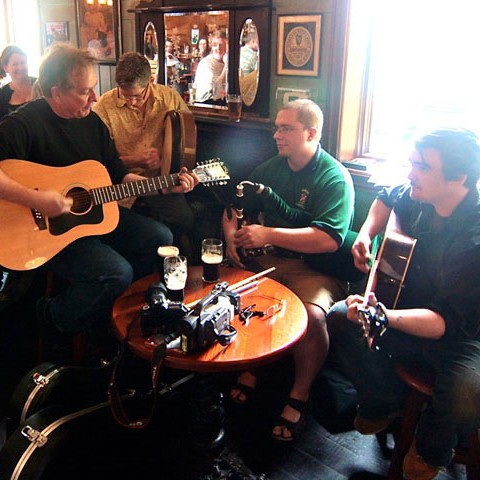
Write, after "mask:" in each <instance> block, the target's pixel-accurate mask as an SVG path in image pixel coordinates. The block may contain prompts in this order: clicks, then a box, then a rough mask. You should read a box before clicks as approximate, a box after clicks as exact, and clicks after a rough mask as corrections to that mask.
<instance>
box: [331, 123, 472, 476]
mask: <svg viewBox="0 0 480 480" xmlns="http://www.w3.org/2000/svg"><path fill="white" fill-rule="evenodd" d="M410 163H411V172H410V174H409V177H408V178H409V180H410V182H409V184H406V185H402V186H397V187H393V188H388V189H384V190H382V191H381V192H380V193H379V195H378V198H377V199H376V200H375V201H374V203H373V204H372V206H371V208H370V211H369V214H368V217H367V219H366V221H365V223H364V224H363V226H362V228H361V230H360V233H359V235H358V238H357V240H356V242H355V244H354V246H353V249H352V252H353V255H354V258H355V263H356V266H357V268H359V269H362V270H364V271H367V270H368V266H367V265H368V262H369V260H370V258H369V257H370V245H371V241H372V239H373V238H374V237H375V236H376V235H377V234H378V233H380V232H381V231H382V229H383V228H384V227H385V225H386V222H387V219H388V218H389V215H390V212H391V210H392V209H393V211H394V212H395V214H396V216H397V218H398V219H399V226H400V228H401V230H402V232H403V233H404V234H406V235H408V236H411V237H414V238H416V239H417V242H416V245H415V249H414V252H413V257H412V260H411V262H410V266H409V268H408V272H407V276H406V279H405V284H404V288H403V291H402V293H401V295H400V297H399V300H398V303H397V306H396V307H395V308H394V309H391V308H385V307H382V306H377V300H378V301H379V302H382V298H381V296H380V294H378V295H377V296H378V299H377V298H375V293H370V294H369V296H368V298H364V297H363V296H361V295H352V296H349V297H348V298H347V299H346V300H345V301H343V302H339V303H337V304H335V305H334V306H333V307H332V309H331V310H330V312H329V314H328V316H327V322H328V323H327V324H328V332H329V337H330V350H329V354H328V358H327V362H330V364H331V365H333V366H334V367H335V368H336V369H338V370H339V371H340V372H341V373H342V374H343V375H345V376H346V377H347V378H349V379H350V380H351V381H352V383H353V384H354V385H355V387H356V389H357V392H358V398H359V405H358V412H357V417H356V418H355V422H354V424H355V427H356V429H357V430H358V431H359V432H360V433H363V434H366V435H368V434H375V433H378V432H380V431H382V430H384V429H385V428H386V427H388V425H390V423H391V422H392V421H393V420H394V419H395V418H396V417H398V416H399V414H400V412H401V409H402V406H403V403H404V400H405V397H406V394H407V392H408V388H407V387H406V385H405V384H404V383H403V382H402V381H401V380H400V378H399V377H397V375H396V374H395V372H394V369H393V363H394V362H395V361H402V360H407V361H416V362H420V363H422V364H423V365H427V366H430V367H432V368H433V369H434V371H435V372H436V381H435V385H434V388H433V397H432V400H431V403H430V404H429V406H428V408H427V409H426V410H425V411H424V412H423V413H422V415H421V418H420V422H419V424H418V428H417V431H416V438H415V442H414V443H413V445H412V446H411V448H410V450H409V452H408V454H407V456H406V457H405V461H404V473H405V475H406V477H407V478H409V479H411V480H414V479H415V480H419V479H422V480H423V479H433V478H434V477H435V476H436V475H437V474H438V472H439V471H440V470H441V469H442V468H443V467H445V466H447V465H448V464H449V463H450V461H451V459H452V455H453V449H454V448H455V447H456V446H457V445H458V443H459V442H461V440H462V438H463V437H464V436H466V435H467V434H468V433H470V432H471V431H473V430H474V429H477V428H479V427H480V408H479V405H480V302H479V298H480V206H479V194H478V190H477V182H478V179H479V177H480V146H479V140H478V138H477V137H476V136H475V134H473V133H472V132H470V131H467V130H462V129H441V130H436V131H432V132H431V133H429V134H427V135H425V136H423V137H421V138H420V139H419V140H418V141H417V142H416V144H415V150H414V151H413V153H412V154H411V156H410ZM372 307H373V308H374V310H373V311H372V310H371V311H370V316H373V317H377V318H372V319H371V320H372V321H374V322H376V321H379V320H383V322H381V323H383V324H384V328H385V326H386V330H385V331H384V332H383V335H382V336H381V338H379V339H377V341H376V342H375V344H376V348H375V350H374V351H372V350H370V349H369V348H368V346H367V342H365V340H364V339H363V338H361V337H362V334H361V327H360V326H359V323H358V316H359V312H360V310H365V309H368V308H370V309H371V308H372ZM376 307H378V308H376Z"/></svg>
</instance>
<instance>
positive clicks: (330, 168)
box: [223, 99, 354, 442]
mask: <svg viewBox="0 0 480 480" xmlns="http://www.w3.org/2000/svg"><path fill="white" fill-rule="evenodd" d="M322 126H323V114H322V111H321V109H320V108H319V107H318V105H316V104H315V103H314V102H312V101H311V100H306V99H299V100H294V101H292V102H289V103H287V104H286V105H284V106H283V107H282V108H281V109H280V110H279V112H278V114H277V118H276V120H275V133H274V139H275V141H276V143H277V148H278V155H277V156H275V157H273V158H271V159H269V160H267V161H266V162H264V163H263V164H261V165H259V166H258V167H257V168H256V169H255V170H254V171H253V172H252V174H251V175H250V176H249V180H250V181H252V182H255V183H261V184H263V185H265V186H268V187H270V188H271V189H272V191H273V192H275V194H277V195H278V196H280V197H281V198H282V199H283V200H284V202H286V204H287V205H288V206H289V207H290V208H292V209H294V210H295V211H296V212H297V213H299V214H298V215H295V220H293V216H291V217H288V218H287V217H286V216H285V211H284V210H282V212H279V211H277V209H275V208H272V207H271V205H270V203H271V202H267V201H266V200H265V199H264V198H263V197H262V196H261V195H256V194H255V193H252V189H248V190H249V191H248V192H247V191H246V192H245V207H246V208H245V210H246V211H249V212H254V213H255V215H256V214H257V213H260V212H261V214H262V215H261V216H262V217H263V222H262V224H251V225H247V226H242V227H241V228H240V229H239V228H238V225H237V220H236V218H235V216H233V217H231V216H229V215H228V213H227V212H225V214H224V219H223V229H224V234H225V239H226V242H227V256H228V258H229V260H230V261H231V262H232V263H233V264H235V265H236V266H238V267H242V268H243V267H245V265H244V260H243V259H242V258H241V256H240V255H239V249H240V250H241V249H247V250H248V249H253V248H262V247H264V246H265V245H272V246H274V247H275V250H274V252H273V253H272V254H268V255H264V256H261V257H258V258H256V261H258V263H259V264H260V266H261V267H262V268H268V267H271V266H275V267H276V270H275V271H274V272H273V274H272V275H271V277H272V278H274V279H275V280H277V281H279V282H281V283H283V284H284V285H286V286H287V287H289V288H290V289H291V290H292V291H293V292H295V293H296V294H297V295H298V297H299V298H300V299H301V300H302V301H303V303H304V304H305V308H306V310H307V314H308V327H307V332H306V335H305V337H304V338H303V339H302V340H301V341H300V342H299V343H298V344H297V345H296V347H295V349H294V353H293V357H294V362H295V379H294V383H293V386H292V388H291V390H290V394H289V396H288V398H287V400H286V403H285V407H284V409H283V411H282V413H281V415H280V417H279V419H278V421H277V423H276V425H275V427H274V429H273V432H272V435H273V438H274V439H275V440H278V441H281V442H291V441H292V440H294V439H295V437H296V436H298V434H299V432H300V431H301V429H302V428H303V426H304V424H305V414H306V412H307V410H308V408H307V407H308V400H309V396H310V388H311V385H312V382H313V380H314V379H315V376H316V375H317V373H318V370H319V366H320V365H321V364H322V363H323V360H324V358H323V356H324V352H326V351H327V349H326V347H327V345H328V337H327V334H326V327H325V315H326V312H327V311H328V310H329V308H330V306H331V305H332V304H333V302H335V301H336V300H337V299H340V298H343V296H344V295H345V291H346V290H345V289H346V284H345V283H343V282H341V281H340V280H338V279H336V278H333V277H330V276H327V275H324V274H322V273H319V272H318V271H315V270H313V269H312V268H310V267H309V266H308V265H306V264H305V262H304V260H303V255H305V254H313V253H315V254H316V253H331V252H335V251H337V250H338V248H339V247H340V246H341V245H342V243H343V242H344V240H345V237H346V235H347V232H348V230H349V228H350V227H351V224H352V221H353V208H354V190H353V183H352V179H351V177H350V175H349V173H348V171H347V170H346V169H345V168H344V167H343V166H342V165H341V164H340V163H339V162H338V161H337V160H335V159H334V158H333V157H332V156H331V155H329V154H328V153H327V152H326V151H325V150H323V149H322V147H321V145H320V138H321V132H322ZM250 193H251V195H249V194H250ZM251 197H253V198H251ZM256 381H257V378H256V376H255V374H254V373H253V372H244V373H242V374H241V375H240V376H239V378H238V383H237V384H236V385H235V386H234V388H233V389H232V391H231V392H230V395H231V398H232V400H233V401H235V402H236V403H245V402H246V401H247V400H248V395H249V394H250V393H251V392H252V390H253V388H255V385H256Z"/></svg>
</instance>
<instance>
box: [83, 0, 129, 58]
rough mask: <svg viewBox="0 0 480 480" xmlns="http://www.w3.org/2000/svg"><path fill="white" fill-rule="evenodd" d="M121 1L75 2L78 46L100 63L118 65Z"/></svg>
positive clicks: (91, 0) (96, 0) (89, 0)
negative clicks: (90, 53) (89, 52)
mask: <svg viewBox="0 0 480 480" xmlns="http://www.w3.org/2000/svg"><path fill="white" fill-rule="evenodd" d="M119 2H120V0H103V1H102V0H100V1H99V0H75V4H76V12H77V31H78V46H79V47H80V48H85V49H88V50H90V51H91V52H92V54H93V55H94V56H95V57H96V58H97V59H98V61H99V63H116V62H117V60H118V58H119V56H120V32H119V18H120V16H119V12H118V8H119Z"/></svg>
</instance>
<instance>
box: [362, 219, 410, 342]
mask: <svg viewBox="0 0 480 480" xmlns="http://www.w3.org/2000/svg"><path fill="white" fill-rule="evenodd" d="M392 225H396V218H395V214H394V213H393V211H392V213H391V215H390V219H389V222H388V225H387V229H386V231H385V237H384V239H383V242H382V244H381V246H380V249H379V251H378V254H377V256H376V258H375V261H374V262H373V265H372V268H371V270H370V274H369V276H368V280H367V285H366V288H365V295H364V297H365V301H368V297H369V295H370V293H374V294H375V297H376V299H377V301H378V302H381V303H383V305H384V306H385V307H386V308H395V307H396V306H397V303H398V300H399V298H400V294H401V293H402V288H403V285H404V283H405V278H406V276H407V271H408V267H409V266H410V261H411V259H412V256H413V250H414V248H415V243H416V241H417V240H416V239H414V238H411V237H408V236H407V235H404V234H402V233H400V232H399V231H396V230H393V229H392V228H391V226H392ZM378 307H379V306H378V305H377V306H376V305H371V304H367V305H365V308H364V309H363V310H360V311H359V316H358V317H359V321H360V322H361V323H362V327H363V332H364V336H365V338H366V339H367V343H368V346H369V347H370V348H378V346H377V340H378V337H379V336H381V335H383V333H384V332H385V329H386V322H385V320H386V317H384V318H383V319H382V318H381V317H382V315H381V312H382V309H380V310H379V309H378ZM379 315H380V316H379Z"/></svg>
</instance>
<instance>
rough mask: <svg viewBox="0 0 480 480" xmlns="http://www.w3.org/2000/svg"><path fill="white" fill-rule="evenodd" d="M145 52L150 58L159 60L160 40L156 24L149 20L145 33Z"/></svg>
mask: <svg viewBox="0 0 480 480" xmlns="http://www.w3.org/2000/svg"><path fill="white" fill-rule="evenodd" d="M143 54H144V55H145V57H147V58H148V60H158V40H157V31H156V30H155V25H154V24H153V23H152V22H148V23H147V26H146V27H145V33H144V35H143Z"/></svg>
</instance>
